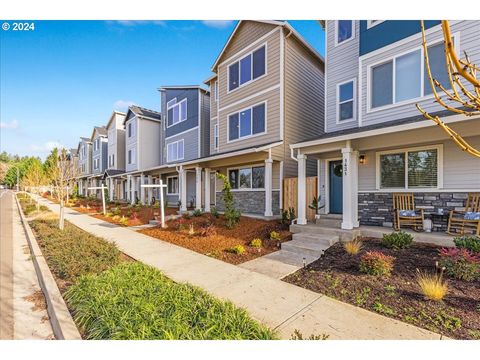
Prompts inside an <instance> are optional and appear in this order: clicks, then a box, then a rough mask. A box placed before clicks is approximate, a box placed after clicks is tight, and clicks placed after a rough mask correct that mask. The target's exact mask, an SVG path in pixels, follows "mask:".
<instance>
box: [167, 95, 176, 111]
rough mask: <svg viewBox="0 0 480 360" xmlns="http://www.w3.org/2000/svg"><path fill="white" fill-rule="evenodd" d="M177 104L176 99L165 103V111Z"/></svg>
mask: <svg viewBox="0 0 480 360" xmlns="http://www.w3.org/2000/svg"><path fill="white" fill-rule="evenodd" d="M176 103H177V98H176V97H175V98H173V99H171V100H170V101H169V102H167V109H169V108H171V107H172V106H174V105H175V104H176Z"/></svg>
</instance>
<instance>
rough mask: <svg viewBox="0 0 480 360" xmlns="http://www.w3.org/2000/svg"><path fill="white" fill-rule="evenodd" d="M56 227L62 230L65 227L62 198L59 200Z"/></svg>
mask: <svg viewBox="0 0 480 360" xmlns="http://www.w3.org/2000/svg"><path fill="white" fill-rule="evenodd" d="M58 228H59V229H60V230H63V229H64V228H65V218H64V204H63V199H61V200H60V221H59V224H58Z"/></svg>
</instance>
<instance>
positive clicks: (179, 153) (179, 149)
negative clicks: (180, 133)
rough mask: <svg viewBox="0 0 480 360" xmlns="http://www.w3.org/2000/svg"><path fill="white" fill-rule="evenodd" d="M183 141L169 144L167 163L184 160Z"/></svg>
mask: <svg viewBox="0 0 480 360" xmlns="http://www.w3.org/2000/svg"><path fill="white" fill-rule="evenodd" d="M183 144H184V142H183V139H182V140H178V141H175V142H172V143H170V144H167V161H168V162H172V161H177V160H183Z"/></svg>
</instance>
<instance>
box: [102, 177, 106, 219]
mask: <svg viewBox="0 0 480 360" xmlns="http://www.w3.org/2000/svg"><path fill="white" fill-rule="evenodd" d="M101 189H102V205H103V215H107V207H106V206H105V190H106V189H107V187H106V186H104V185H103V183H102V186H101Z"/></svg>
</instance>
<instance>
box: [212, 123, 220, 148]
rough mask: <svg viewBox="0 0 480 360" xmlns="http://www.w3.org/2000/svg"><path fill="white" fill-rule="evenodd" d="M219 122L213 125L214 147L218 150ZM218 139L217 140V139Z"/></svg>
mask: <svg viewBox="0 0 480 360" xmlns="http://www.w3.org/2000/svg"><path fill="white" fill-rule="evenodd" d="M218 131H219V128H218V123H217V124H214V125H213V149H214V150H218V147H219V145H220V134H219V132H218ZM215 140H216V141H215Z"/></svg>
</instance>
